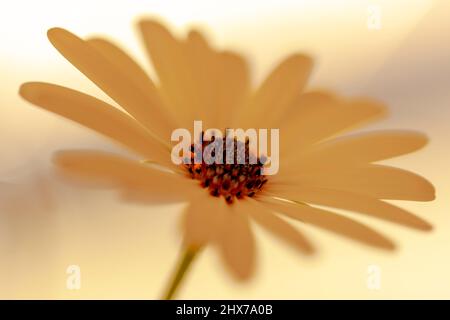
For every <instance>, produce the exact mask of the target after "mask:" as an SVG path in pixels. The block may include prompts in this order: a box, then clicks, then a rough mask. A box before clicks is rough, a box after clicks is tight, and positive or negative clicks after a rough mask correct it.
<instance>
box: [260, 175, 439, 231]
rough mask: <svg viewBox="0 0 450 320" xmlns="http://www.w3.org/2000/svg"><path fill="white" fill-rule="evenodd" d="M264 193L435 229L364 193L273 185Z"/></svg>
mask: <svg viewBox="0 0 450 320" xmlns="http://www.w3.org/2000/svg"><path fill="white" fill-rule="evenodd" d="M264 193H266V194H269V195H271V196H275V197H280V198H284V199H288V200H291V201H299V202H305V203H311V204H316V205H322V206H328V207H333V208H339V209H345V210H350V211H353V212H356V213H363V214H367V215H369V216H373V217H375V218H379V219H382V220H386V221H390V222H393V223H397V224H400V225H403V226H406V227H410V228H414V229H419V230H431V229H432V226H431V225H430V224H429V223H428V222H427V221H425V220H423V219H421V218H419V217H417V216H415V215H413V214H412V213H410V212H408V211H406V210H404V209H401V208H399V207H397V206H394V205H392V204H390V203H387V202H384V201H381V200H379V199H375V198H373V197H370V196H367V195H364V194H358V193H351V192H347V191H339V190H331V189H325V188H318V187H309V186H303V185H299V186H296V187H294V186H279V185H278V186H277V185H269V184H267V185H266V186H265V189H264Z"/></svg>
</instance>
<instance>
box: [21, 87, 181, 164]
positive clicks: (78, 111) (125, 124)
mask: <svg viewBox="0 0 450 320" xmlns="http://www.w3.org/2000/svg"><path fill="white" fill-rule="evenodd" d="M20 95H21V96H22V97H23V98H24V99H26V100H27V101H29V102H31V103H33V104H35V105H37V106H39V107H41V108H44V109H46V110H48V111H51V112H53V113H56V114H58V115H61V116H63V117H65V118H67V119H70V120H73V121H75V122H78V123H79V124H81V125H83V126H86V127H88V128H90V129H92V130H95V131H97V132H99V133H101V134H103V135H105V136H107V137H110V138H112V139H113V140H116V141H117V142H119V143H121V144H122V145H124V146H126V147H128V148H130V149H132V150H133V151H135V152H137V153H138V154H140V155H141V156H143V157H145V158H150V159H154V160H156V161H158V162H160V163H162V164H165V165H169V166H172V165H173V164H172V162H171V161H170V153H169V150H168V149H167V148H165V147H164V146H163V145H162V143H160V142H158V141H157V140H156V139H155V137H154V136H153V135H152V134H151V133H150V132H149V131H148V130H147V129H145V128H144V127H143V126H142V125H140V124H139V123H138V122H137V121H136V120H134V119H133V118H131V117H129V116H128V115H126V114H125V113H124V112H121V111H120V110H118V109H117V108H115V107H113V106H111V105H109V104H107V103H105V102H103V101H101V100H98V99H96V98H94V97H92V96H89V95H86V94H84V93H81V92H78V91H75V90H72V89H69V88H65V87H61V86H58V85H54V84H50V83H43V82H29V83H25V84H23V85H22V86H21V87H20Z"/></svg>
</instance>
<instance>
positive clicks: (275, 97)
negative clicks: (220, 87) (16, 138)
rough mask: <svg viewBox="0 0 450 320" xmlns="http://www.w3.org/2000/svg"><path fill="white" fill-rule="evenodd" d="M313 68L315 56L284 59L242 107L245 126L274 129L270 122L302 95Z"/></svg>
mask: <svg viewBox="0 0 450 320" xmlns="http://www.w3.org/2000/svg"><path fill="white" fill-rule="evenodd" d="M311 70H312V60H311V58H309V57H307V56H304V55H301V54H294V55H291V56H289V57H287V58H286V59H284V60H283V61H282V62H281V63H280V64H279V65H278V66H276V67H275V68H274V70H272V72H271V73H270V74H269V75H268V77H267V78H266V79H265V80H264V82H263V83H262V84H261V85H260V87H259V88H258V89H257V91H256V92H255V93H254V95H253V96H252V97H251V99H250V102H249V104H248V105H246V106H245V108H244V109H243V110H242V113H241V115H240V119H239V121H240V125H241V126H242V127H244V128H270V122H268V121H265V120H269V119H274V118H276V117H278V116H279V115H282V114H283V113H284V111H285V110H286V109H287V108H288V107H289V106H290V105H291V104H292V103H293V101H294V100H295V98H297V97H298V95H300V94H301V92H302V90H303V88H304V86H305V85H306V82H307V81H308V78H309V75H310V73H311Z"/></svg>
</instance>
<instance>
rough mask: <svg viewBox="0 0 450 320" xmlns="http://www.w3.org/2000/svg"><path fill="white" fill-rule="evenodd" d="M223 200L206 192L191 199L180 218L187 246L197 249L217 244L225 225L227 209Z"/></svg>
mask: <svg viewBox="0 0 450 320" xmlns="http://www.w3.org/2000/svg"><path fill="white" fill-rule="evenodd" d="M225 206H226V204H225V201H223V199H220V198H216V197H211V196H209V194H208V193H207V192H204V194H202V195H200V196H198V197H196V198H193V199H192V200H191V202H190V203H189V205H188V207H187V208H186V211H185V214H184V215H183V217H182V229H183V233H184V241H185V244H186V245H187V246H194V247H199V246H202V245H205V244H208V243H217V242H218V241H219V237H220V236H221V234H222V233H223V232H224V230H223V229H224V226H225V224H226V223H227V222H226V218H227V208H225Z"/></svg>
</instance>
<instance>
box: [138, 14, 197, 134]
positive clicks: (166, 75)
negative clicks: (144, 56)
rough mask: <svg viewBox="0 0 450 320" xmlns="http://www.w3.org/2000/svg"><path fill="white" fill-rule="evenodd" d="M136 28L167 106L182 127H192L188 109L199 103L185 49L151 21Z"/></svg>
mask: <svg viewBox="0 0 450 320" xmlns="http://www.w3.org/2000/svg"><path fill="white" fill-rule="evenodd" d="M139 29H140V32H141V35H142V37H143V41H144V45H145V47H146V49H147V52H148V55H149V56H150V59H151V62H152V64H153V66H154V68H155V70H156V73H157V75H158V78H159V83H160V86H161V92H162V93H163V95H164V99H165V100H166V101H167V105H168V106H169V107H170V108H171V109H172V112H173V113H174V114H176V115H177V117H178V118H180V119H181V125H182V126H183V127H185V128H186V127H188V126H189V127H190V126H192V123H189V122H190V121H191V120H192V119H191V116H192V113H191V110H197V109H198V102H199V100H198V96H197V95H196V94H195V93H196V92H198V90H197V82H196V80H197V79H196V76H195V72H196V70H194V69H192V66H191V65H190V64H189V59H188V55H187V46H186V45H185V44H184V43H182V42H181V41H179V40H178V39H176V38H175V37H174V36H173V35H172V34H171V33H170V31H169V30H167V29H166V28H165V27H164V26H163V25H162V24H160V23H158V22H156V21H154V20H143V21H141V22H140V23H139ZM199 120H201V119H199ZM189 127H188V128H189Z"/></svg>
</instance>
